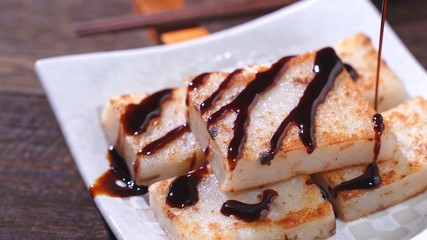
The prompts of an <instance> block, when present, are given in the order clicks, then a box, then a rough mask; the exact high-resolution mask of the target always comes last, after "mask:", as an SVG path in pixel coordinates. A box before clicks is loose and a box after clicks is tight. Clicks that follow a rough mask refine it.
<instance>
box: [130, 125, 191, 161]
mask: <svg viewBox="0 0 427 240" xmlns="http://www.w3.org/2000/svg"><path fill="white" fill-rule="evenodd" d="M186 132H190V127H189V126H188V124H184V125H181V126H179V127H177V128H174V129H173V130H171V131H169V132H168V133H166V134H165V135H164V136H163V137H161V138H159V139H157V140H155V141H153V142H151V143H149V144H147V145H146V146H145V147H144V148H142V149H141V150H139V151H138V155H139V156H142V155H151V154H154V153H156V152H157V151H159V150H160V149H162V148H164V147H165V146H166V145H168V144H169V143H171V142H172V141H173V140H175V139H177V138H179V137H181V136H182V135H184V133H186Z"/></svg>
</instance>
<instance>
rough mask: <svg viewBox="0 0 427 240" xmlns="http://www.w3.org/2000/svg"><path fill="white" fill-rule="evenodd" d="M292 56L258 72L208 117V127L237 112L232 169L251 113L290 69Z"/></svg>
mask: <svg viewBox="0 0 427 240" xmlns="http://www.w3.org/2000/svg"><path fill="white" fill-rule="evenodd" d="M290 59H292V57H285V58H282V59H280V60H279V61H278V62H276V63H275V64H273V65H272V66H271V68H270V69H269V70H267V71H264V72H258V73H257V74H256V75H255V79H254V80H252V81H251V82H250V83H249V84H248V85H247V86H246V88H245V89H243V90H242V92H240V94H239V95H238V96H237V97H236V98H235V99H234V100H233V101H231V102H230V103H229V104H227V105H225V106H223V107H221V108H220V109H219V110H218V111H216V112H215V113H214V114H212V116H210V117H209V119H208V128H210V127H211V126H212V124H215V123H216V122H217V121H218V120H220V119H222V118H223V117H225V116H226V113H228V112H235V113H236V115H237V116H236V119H235V120H234V127H233V133H234V134H233V138H232V139H231V141H230V143H229V145H228V153H227V159H228V165H229V167H230V170H234V168H235V167H236V164H237V161H238V160H239V159H240V158H241V157H242V149H243V146H244V144H245V142H246V137H247V136H246V135H247V133H246V128H247V126H248V124H249V113H250V111H251V110H252V108H253V107H254V106H255V105H256V103H257V101H258V99H259V98H260V97H261V95H262V94H263V93H265V92H267V91H268V90H270V89H271V88H273V87H274V86H275V85H276V83H277V82H278V81H279V80H280V78H281V76H282V75H283V74H284V73H285V72H286V70H287V69H288V67H287V66H288V65H287V63H288V62H289V60H290Z"/></svg>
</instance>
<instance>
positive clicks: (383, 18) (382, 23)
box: [374, 0, 387, 111]
mask: <svg viewBox="0 0 427 240" xmlns="http://www.w3.org/2000/svg"><path fill="white" fill-rule="evenodd" d="M386 12H387V0H383V4H382V10H381V29H380V42H379V46H378V58H377V78H376V82H375V102H374V109H375V111H377V110H378V85H379V82H380V66H381V52H382V49H383V35H384V23H385V14H386Z"/></svg>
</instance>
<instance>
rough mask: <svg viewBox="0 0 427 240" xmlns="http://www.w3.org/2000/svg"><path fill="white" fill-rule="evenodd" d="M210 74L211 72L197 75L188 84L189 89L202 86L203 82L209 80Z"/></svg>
mask: <svg viewBox="0 0 427 240" xmlns="http://www.w3.org/2000/svg"><path fill="white" fill-rule="evenodd" d="M209 76H210V73H202V74H200V75H199V76H197V77H196V78H194V79H193V81H191V82H190V83H189V84H188V87H187V89H188V91H189V92H190V91H193V90H194V89H196V88H198V87H200V86H202V85H203V84H205V82H206V81H207V80H208V78H209Z"/></svg>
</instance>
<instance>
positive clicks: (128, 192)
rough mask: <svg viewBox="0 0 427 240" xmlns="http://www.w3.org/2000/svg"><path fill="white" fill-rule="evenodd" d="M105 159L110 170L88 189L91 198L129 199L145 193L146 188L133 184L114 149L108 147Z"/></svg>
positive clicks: (123, 163) (122, 161)
mask: <svg viewBox="0 0 427 240" xmlns="http://www.w3.org/2000/svg"><path fill="white" fill-rule="evenodd" d="M107 158H108V160H109V161H110V169H108V171H106V172H105V173H104V174H103V175H101V176H100V177H99V178H98V179H97V180H96V181H95V183H94V184H92V185H91V186H90V187H89V193H90V195H91V196H92V198H95V197H96V196H98V195H107V196H110V197H130V196H139V195H143V194H145V193H147V190H148V188H147V187H145V186H138V185H136V184H135V183H134V181H133V180H132V178H131V175H130V172H129V169H128V168H127V165H126V163H125V161H124V160H123V159H122V158H121V157H120V155H119V154H118V153H117V151H116V150H115V149H114V147H112V146H110V148H109V150H108V155H107ZM117 181H121V182H122V183H123V185H125V186H119V185H117V183H116V182H117Z"/></svg>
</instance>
